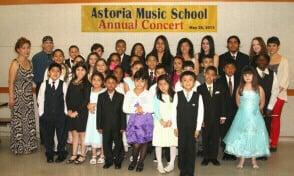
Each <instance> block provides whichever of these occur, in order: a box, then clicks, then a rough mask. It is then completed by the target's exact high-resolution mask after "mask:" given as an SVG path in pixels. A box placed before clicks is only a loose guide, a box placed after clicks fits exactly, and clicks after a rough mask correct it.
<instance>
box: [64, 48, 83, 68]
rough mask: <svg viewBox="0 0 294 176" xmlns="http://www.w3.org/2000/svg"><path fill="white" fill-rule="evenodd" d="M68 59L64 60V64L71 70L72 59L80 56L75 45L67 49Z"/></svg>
mask: <svg viewBox="0 0 294 176" xmlns="http://www.w3.org/2000/svg"><path fill="white" fill-rule="evenodd" d="M68 54H69V58H68V59H66V60H65V64H66V65H67V66H68V68H70V69H71V68H72V67H73V66H74V58H76V57H77V56H78V55H80V49H79V47H78V46H76V45H71V46H70V47H69V49H68Z"/></svg>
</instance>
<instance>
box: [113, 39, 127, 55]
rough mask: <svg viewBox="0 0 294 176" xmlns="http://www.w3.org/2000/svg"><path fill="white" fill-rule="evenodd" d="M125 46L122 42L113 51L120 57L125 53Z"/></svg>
mask: <svg viewBox="0 0 294 176" xmlns="http://www.w3.org/2000/svg"><path fill="white" fill-rule="evenodd" d="M126 49H127V47H126V44H125V43H124V42H119V43H118V44H117V45H116V46H115V50H116V52H117V53H118V54H119V55H122V54H124V53H125V52H126Z"/></svg>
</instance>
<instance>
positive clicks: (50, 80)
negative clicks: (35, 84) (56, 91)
mask: <svg viewBox="0 0 294 176" xmlns="http://www.w3.org/2000/svg"><path fill="white" fill-rule="evenodd" d="M53 82H54V85H55V86H56V87H57V86H58V84H59V79H57V80H55V81H53V80H52V79H51V78H49V84H50V85H52V84H53Z"/></svg>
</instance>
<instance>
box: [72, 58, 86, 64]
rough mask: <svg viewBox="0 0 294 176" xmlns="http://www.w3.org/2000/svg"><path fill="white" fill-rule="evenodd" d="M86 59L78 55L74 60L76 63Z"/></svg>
mask: <svg viewBox="0 0 294 176" xmlns="http://www.w3.org/2000/svg"><path fill="white" fill-rule="evenodd" d="M83 61H84V60H83V59H82V58H81V57H76V58H75V60H74V64H77V63H79V62H83Z"/></svg>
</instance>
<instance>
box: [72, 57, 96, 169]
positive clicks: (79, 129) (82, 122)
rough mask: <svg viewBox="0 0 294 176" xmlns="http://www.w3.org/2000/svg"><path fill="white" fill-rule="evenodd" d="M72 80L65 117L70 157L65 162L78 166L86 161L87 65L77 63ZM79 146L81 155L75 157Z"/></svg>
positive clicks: (88, 90)
mask: <svg viewBox="0 0 294 176" xmlns="http://www.w3.org/2000/svg"><path fill="white" fill-rule="evenodd" d="M73 74H74V76H73V79H72V80H71V82H70V84H69V86H68V90H67V94H66V104H67V110H68V112H67V115H68V117H69V118H68V126H69V131H71V133H72V143H73V144H72V156H71V157H70V159H69V160H68V161H67V163H68V164H70V163H76V164H80V163H83V162H84V161H85V160H86V153H85V152H86V146H85V142H84V141H85V131H86V125H87V119H88V109H87V105H88V103H89V98H90V89H91V85H90V83H89V81H88V78H87V65H86V63H83V62H78V63H77V64H76V65H75V66H74V69H73ZM79 143H80V144H81V155H80V156H77V152H78V144H79Z"/></svg>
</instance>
